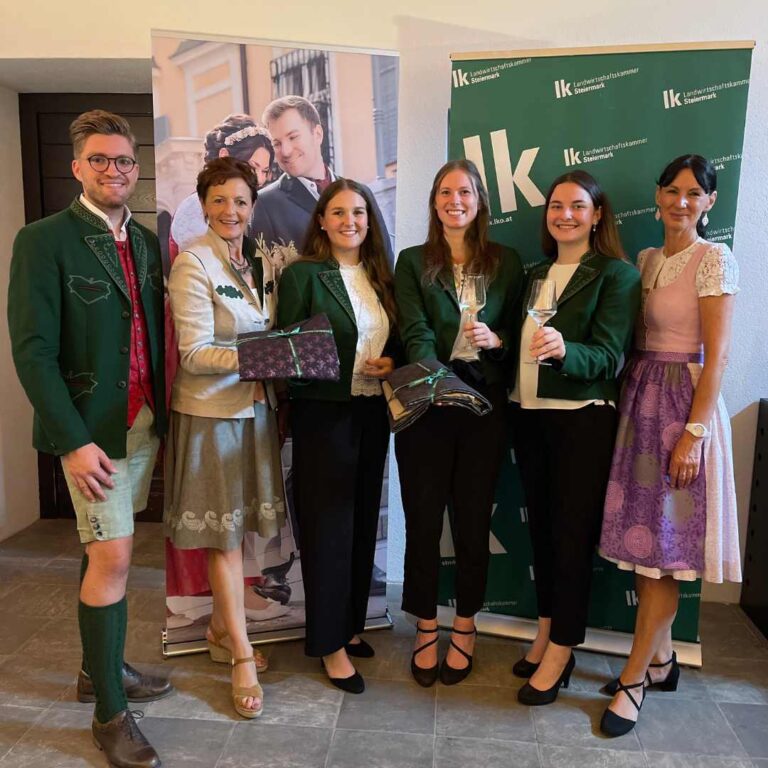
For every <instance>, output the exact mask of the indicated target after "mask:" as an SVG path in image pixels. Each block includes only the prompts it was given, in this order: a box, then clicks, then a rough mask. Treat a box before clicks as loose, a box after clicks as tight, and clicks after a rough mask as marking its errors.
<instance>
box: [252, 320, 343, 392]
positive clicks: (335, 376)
mask: <svg viewBox="0 0 768 768" xmlns="http://www.w3.org/2000/svg"><path fill="white" fill-rule="evenodd" d="M237 356H238V361H239V364H240V379H241V380H242V381H263V380H267V379H307V380H320V381H338V380H339V374H340V371H339V353H338V351H337V349H336V341H335V340H334V338H333V330H332V329H331V323H330V321H329V320H328V317H327V315H325V314H319V315H313V316H312V317H310V318H309V319H307V320H302V321H301V322H300V323H294V324H293V325H288V326H286V327H285V328H283V329H282V330H277V329H275V330H271V331H254V332H253V333H241V334H239V335H238V337H237Z"/></svg>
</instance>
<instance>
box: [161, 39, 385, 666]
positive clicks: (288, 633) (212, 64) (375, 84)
mask: <svg viewBox="0 0 768 768" xmlns="http://www.w3.org/2000/svg"><path fill="white" fill-rule="evenodd" d="M398 76H399V60H398V57H397V55H396V54H394V53H388V52H379V51H377V52H371V51H362V50H354V49H341V48H328V47H320V46H317V47H299V46H295V47H289V46H285V45H274V44H271V43H264V42H257V41H248V40H231V41H228V40H222V39H220V38H216V39H210V38H206V37H204V36H202V35H201V36H200V37H196V36H193V35H180V34H178V33H172V32H153V35H152V84H153V98H154V121H155V164H156V169H157V170H156V179H157V181H156V184H157V213H158V226H157V231H158V236H159V238H160V245H161V249H162V253H163V265H164V270H165V273H166V276H167V274H168V272H169V270H170V267H171V264H172V262H173V259H174V258H175V256H176V255H177V254H178V253H180V252H182V251H184V250H186V249H187V248H193V247H194V243H195V242H196V240H197V239H198V238H200V237H201V236H202V235H204V234H205V232H206V230H207V224H206V222H205V220H204V219H203V212H202V208H201V206H200V203H199V201H198V199H197V195H196V193H195V184H196V178H197V174H198V173H199V172H200V171H201V170H202V168H203V165H204V163H205V161H206V159H213V158H215V157H223V156H228V155H229V156H234V157H237V158H238V159H240V160H243V161H245V162H248V163H249V164H250V165H251V167H252V168H253V170H254V171H255V173H256V176H257V179H258V182H259V185H260V186H259V193H258V199H257V201H256V204H255V206H254V212H253V216H252V219H251V222H250V225H249V229H248V236H249V237H250V238H252V240H253V242H254V243H255V247H256V255H257V257H260V258H263V259H267V260H269V261H270V262H272V264H273V266H274V268H275V274H276V275H279V273H280V271H281V269H282V268H283V267H284V266H286V265H287V264H289V263H291V262H292V261H295V260H296V259H298V258H299V257H300V256H301V249H302V245H303V239H304V233H305V231H306V229H307V225H308V224H309V222H310V220H311V217H312V214H313V211H314V208H315V203H316V200H317V197H318V192H317V184H316V182H317V181H318V180H321V179H329V178H330V179H332V178H335V177H346V178H350V179H354V180H356V181H359V182H361V183H363V184H365V185H366V186H367V187H368V189H369V190H370V192H371V194H372V198H373V200H374V206H375V209H376V210H375V212H374V215H377V216H379V221H380V225H381V227H382V231H383V234H384V235H385V236H388V243H389V246H390V250H391V245H392V242H393V239H394V232H395V193H396V179H397V108H398ZM281 97H300V99H299V100H300V101H301V102H308V104H309V105H310V106H308V107H306V106H305V105H304V104H298V105H297V106H294V107H289V108H288V109H283V110H282V111H281V112H279V113H277V112H273V113H271V114H270V115H266V114H265V109H266V108H267V107H268V106H269V105H270V104H271V103H272V102H273V101H274V100H275V99H278V98H281ZM292 103H294V104H296V101H295V100H294V102H292ZM265 120H266V121H267V123H268V124H266V123H265ZM312 120H315V121H317V120H319V124H317V123H312ZM318 136H319V137H321V138H320V139H318V140H315V138H316V137H318ZM276 282H277V286H276V289H277V292H278V295H279V277H278V279H277V281H276ZM166 337H167V340H168V343H167V349H166V359H167V365H166V368H167V371H166V374H167V375H166V379H167V381H168V382H170V381H172V380H173V376H174V373H175V370H176V366H177V364H178V353H177V349H176V345H175V338H174V332H173V328H172V326H170V325H168V326H167V328H166ZM291 453H292V451H291V441H290V438H289V439H288V440H287V441H286V443H285V445H284V446H283V450H282V461H283V476H284V481H285V491H286V492H285V499H286V507H287V509H286V517H287V521H286V524H285V526H283V528H282V529H281V530H280V532H279V534H278V535H276V536H274V537H272V538H271V539H262V538H260V537H259V536H258V535H257V534H256V533H246V534H245V537H244V543H243V570H244V576H245V600H244V602H245V605H244V610H245V614H246V619H247V629H248V633H249V636H250V638H251V640H252V641H256V642H259V641H268V640H283V639H288V638H292V637H303V635H304V625H305V618H304V584H303V582H302V575H301V551H300V548H299V545H298V541H299V530H298V528H299V523H298V520H297V518H296V515H295V510H294V508H293V502H292V498H293V494H292V473H291ZM388 476H389V471H388V468H386V469H385V473H384V488H383V489H382V497H381V498H382V501H381V506H380V511H379V526H378V533H377V541H376V553H375V564H374V569H373V576H372V579H371V584H370V598H369V602H368V623H369V626H372V625H379V624H380V625H385V624H389V618H388V616H387V607H386V563H387V512H388V510H387V503H388V502H387V499H388V488H387V478H388ZM243 513H244V510H215V511H212V512H211V513H210V514H209V515H208V516H207V517H206V520H205V525H211V526H212V527H214V526H218V525H222V526H226V525H232V524H233V522H232V520H233V519H234V518H235V517H237V516H238V515H242V514H243ZM209 518H210V519H209ZM180 524H184V516H183V515H182V518H181V523H180ZM189 524H190V525H200V521H199V520H191V521H189ZM212 607H213V599H212V596H211V590H210V584H209V583H208V575H207V556H206V551H205V550H204V549H190V550H179V549H176V548H175V547H174V546H173V545H172V544H171V542H170V540H168V539H166V609H167V610H166V614H167V618H166V630H165V640H164V650H165V652H166V653H183V652H187V651H196V650H200V649H202V648H204V647H205V631H206V627H207V625H208V622H209V619H210V616H211V611H212Z"/></svg>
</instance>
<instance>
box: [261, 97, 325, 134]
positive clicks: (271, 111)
mask: <svg viewBox="0 0 768 768" xmlns="http://www.w3.org/2000/svg"><path fill="white" fill-rule="evenodd" d="M289 109H295V110H296V111H297V112H298V113H299V114H300V115H301V116H302V117H303V118H304V119H305V120H306V121H307V122H308V123H309V124H310V125H311V126H312V127H313V128H314V127H315V126H316V125H320V114H319V113H318V111H317V109H315V105H314V104H313V103H312V102H311V101H309V99H305V98H304V97H303V96H281V97H280V98H279V99H275V100H274V101H272V102H270V103H269V104H267V106H266V108H265V109H264V114H263V115H262V116H261V122H262V123H264V125H266V126H267V130H269V124H270V123H271V122H272V121H273V120H277V119H278V118H279V117H280V116H281V115H282V114H283V113H285V112H287V111H288V110H289Z"/></svg>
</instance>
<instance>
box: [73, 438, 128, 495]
mask: <svg viewBox="0 0 768 768" xmlns="http://www.w3.org/2000/svg"><path fill="white" fill-rule="evenodd" d="M61 463H62V466H63V467H64V468H65V469H66V471H67V472H68V473H69V476H70V477H71V478H72V480H73V481H74V483H75V485H76V486H77V488H78V490H79V491H80V493H82V494H83V496H85V498H86V499H88V501H97V500H98V501H106V500H107V496H106V494H105V493H104V489H103V488H102V486H104V488H114V487H115V484H114V483H113V482H112V477H111V476H112V475H114V474H115V473H116V472H117V468H116V467H115V465H114V464H113V463H112V462H111V461H110V458H109V456H107V454H106V453H104V451H102V450H101V448H99V446H98V445H96V443H88V444H87V445H84V446H82V447H81V448H76V449H75V450H74V451H70V452H69V453H65V454H64V455H63V456H62V457H61Z"/></svg>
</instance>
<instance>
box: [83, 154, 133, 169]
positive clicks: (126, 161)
mask: <svg viewBox="0 0 768 768" xmlns="http://www.w3.org/2000/svg"><path fill="white" fill-rule="evenodd" d="M87 160H88V165H90V166H91V168H93V170H94V171H96V172H97V173H104V172H105V171H106V170H107V169H108V168H109V164H110V163H114V164H115V168H117V170H118V171H119V172H120V173H130V172H131V171H132V170H133V169H134V168H135V167H136V161H135V160H134V159H133V158H132V157H128V156H127V155H120V156H119V157H107V156H106V155H91V156H90V157H89V158H87Z"/></svg>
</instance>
